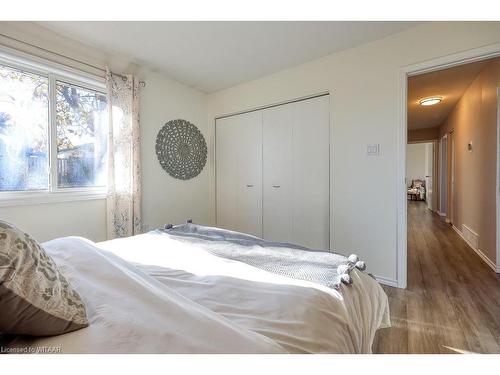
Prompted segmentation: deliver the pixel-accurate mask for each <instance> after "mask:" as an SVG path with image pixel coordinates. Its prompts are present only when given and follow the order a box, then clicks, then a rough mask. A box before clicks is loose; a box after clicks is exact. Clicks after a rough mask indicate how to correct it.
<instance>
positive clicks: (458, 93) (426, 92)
mask: <svg viewBox="0 0 500 375" xmlns="http://www.w3.org/2000/svg"><path fill="white" fill-rule="evenodd" d="M489 61H491V60H482V61H478V62H474V63H470V64H464V65H459V66H455V67H453V68H448V69H443V70H437V71H435V72H430V73H425V74H421V75H418V76H414V77H410V78H409V79H408V129H424V128H432V127H435V126H440V125H441V124H442V123H443V122H444V121H445V120H446V117H447V116H448V114H449V113H450V112H451V110H452V109H453V107H454V106H455V104H456V103H457V102H458V100H459V99H460V98H461V97H462V95H463V93H464V92H465V90H466V89H467V87H469V85H470V84H471V83H472V81H473V80H474V78H476V77H477V75H478V74H479V72H480V71H481V70H482V69H483V67H484V66H485V65H486V64H487V63H488V62H489ZM431 96H441V97H443V100H442V102H441V103H439V104H436V105H432V106H422V105H420V103H419V101H420V99H423V98H427V97H431Z"/></svg>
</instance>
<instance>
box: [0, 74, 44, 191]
mask: <svg viewBox="0 0 500 375" xmlns="http://www.w3.org/2000/svg"><path fill="white" fill-rule="evenodd" d="M48 93H49V82H48V79H47V78H46V77H42V76H39V75H36V74H30V73H26V72H22V71H19V70H15V69H10V68H8V67H5V66H1V65H0V191H13V190H14V191H15V190H45V189H47V188H48V186H49V173H48V172H49V158H48V155H49V144H48V129H49V128H48V123H49V100H48V96H49V95H48Z"/></svg>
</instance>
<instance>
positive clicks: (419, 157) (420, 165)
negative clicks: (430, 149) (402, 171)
mask: <svg viewBox="0 0 500 375" xmlns="http://www.w3.org/2000/svg"><path fill="white" fill-rule="evenodd" d="M426 145H427V143H415V144H409V145H407V146H406V178H407V181H406V185H407V186H410V185H411V182H412V180H416V179H421V180H425V163H426V159H425V157H426V147H427V146H426Z"/></svg>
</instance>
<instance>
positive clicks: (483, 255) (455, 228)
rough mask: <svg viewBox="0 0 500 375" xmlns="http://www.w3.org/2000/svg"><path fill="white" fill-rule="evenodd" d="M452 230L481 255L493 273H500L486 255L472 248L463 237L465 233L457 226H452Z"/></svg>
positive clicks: (498, 268) (470, 245) (472, 247)
mask: <svg viewBox="0 0 500 375" xmlns="http://www.w3.org/2000/svg"><path fill="white" fill-rule="evenodd" d="M452 228H453V230H454V231H455V232H457V234H458V235H459V236H460V238H462V240H464V242H465V243H466V244H467V245H468V246H469V247H470V248H471V249H472V250H474V252H475V253H476V254H477V255H479V257H480V258H481V259H482V260H483V261H484V263H486V264H487V265H488V266H489V267H490V268H491V269H492V270H493V271H495V272H496V273H500V267H498V266H497V265H496V264H495V263H494V262H493V261H492V260H491V259H490V258H488V257H487V256H486V254H484V253H483V252H482V251H481V250H480V249H479V248H478V249H476V248H474V246H472V244H471V243H470V242H469V241H467V239H466V238H465V236H464V235H463V233H462V232H461V231H460V230H459V229H458V228H457V227H456V226H455V225H452Z"/></svg>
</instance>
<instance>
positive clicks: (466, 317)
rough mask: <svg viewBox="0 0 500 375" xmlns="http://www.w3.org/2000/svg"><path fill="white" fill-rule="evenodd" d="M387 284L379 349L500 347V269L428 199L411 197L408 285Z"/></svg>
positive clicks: (483, 349)
mask: <svg viewBox="0 0 500 375" xmlns="http://www.w3.org/2000/svg"><path fill="white" fill-rule="evenodd" d="M384 290H385V291H386V293H387V295H388V296H389V302H390V308H391V321H392V328H389V329H382V330H380V331H379V332H378V334H377V337H376V339H375V343H374V346H373V352H374V353H464V352H474V353H500V275H498V274H495V273H494V272H493V271H492V270H491V269H490V268H489V267H488V266H487V265H486V264H485V263H484V262H483V261H482V260H481V259H480V258H479V256H478V255H476V254H475V253H474V251H473V250H472V249H471V248H469V246H468V245H467V244H466V243H465V242H464V241H463V240H462V239H461V238H460V237H459V235H458V234H457V233H456V232H455V231H454V230H453V229H452V228H451V226H450V225H448V224H446V223H444V222H443V221H442V220H441V219H440V217H439V216H438V215H436V214H434V213H432V212H431V211H429V210H428V209H427V207H426V204H425V202H415V201H414V202H408V288H407V289H406V290H401V289H396V288H391V287H387V286H384Z"/></svg>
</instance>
